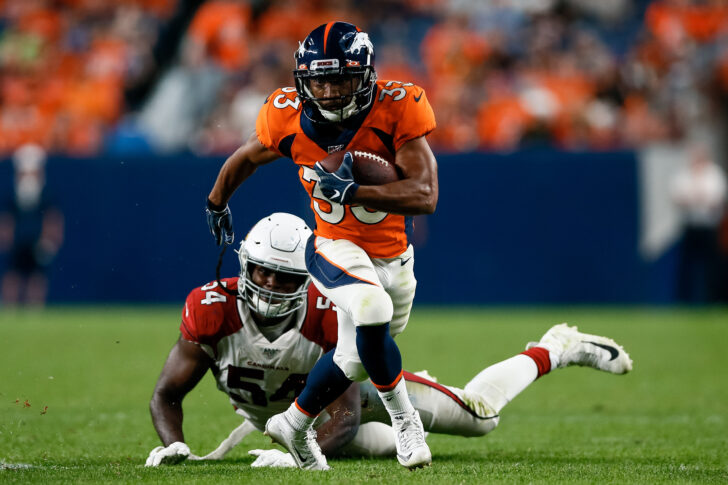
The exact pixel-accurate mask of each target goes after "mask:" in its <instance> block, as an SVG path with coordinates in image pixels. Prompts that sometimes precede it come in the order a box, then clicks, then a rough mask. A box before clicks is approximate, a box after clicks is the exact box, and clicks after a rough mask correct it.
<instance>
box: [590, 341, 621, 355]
mask: <svg viewBox="0 0 728 485" xmlns="http://www.w3.org/2000/svg"><path fill="white" fill-rule="evenodd" d="M585 342H586V343H588V344H592V345H596V346H597V347H601V348H602V349H604V350H606V351H607V352H609V355H611V356H612V358H611V359H609V360H614V359H616V358H617V356H618V355H619V350H617V349H615V348H614V347H612V346H611V345H604V344H598V343H596V342H587V341H585Z"/></svg>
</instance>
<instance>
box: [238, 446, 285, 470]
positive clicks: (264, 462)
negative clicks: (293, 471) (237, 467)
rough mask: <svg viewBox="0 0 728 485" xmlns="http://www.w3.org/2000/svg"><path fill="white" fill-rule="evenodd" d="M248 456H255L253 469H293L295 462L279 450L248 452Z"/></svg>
mask: <svg viewBox="0 0 728 485" xmlns="http://www.w3.org/2000/svg"><path fill="white" fill-rule="evenodd" d="M248 454H249V455H253V456H257V457H258V458H256V460H255V461H254V462H253V464H252V465H250V466H252V467H253V468H258V467H271V468H295V467H296V462H295V461H294V460H293V457H292V456H291V454H290V453H284V452H282V451H280V450H250V451H249V452H248Z"/></svg>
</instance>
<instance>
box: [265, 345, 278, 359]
mask: <svg viewBox="0 0 728 485" xmlns="http://www.w3.org/2000/svg"><path fill="white" fill-rule="evenodd" d="M277 352H278V349H272V348H270V347H266V348H264V349H263V354H265V356H266V357H268V358H271V357H273V356H274V355H276V353H277Z"/></svg>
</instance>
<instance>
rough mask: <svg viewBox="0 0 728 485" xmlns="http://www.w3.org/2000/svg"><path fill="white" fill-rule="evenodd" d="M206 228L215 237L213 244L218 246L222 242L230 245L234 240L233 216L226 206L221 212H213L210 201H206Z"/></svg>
mask: <svg viewBox="0 0 728 485" xmlns="http://www.w3.org/2000/svg"><path fill="white" fill-rule="evenodd" d="M205 212H206V213H207V226H208V227H209V228H210V232H211V233H212V235H213V236H214V237H215V243H216V244H217V245H218V246H220V245H221V244H222V242H223V241H225V244H232V243H233V240H234V239H235V233H234V232H233V215H232V214H231V213H230V207H228V206H227V205H226V206H225V208H224V209H222V210H215V208H214V207H212V203H211V202H210V200H209V199H208V200H207V207H206V208H205Z"/></svg>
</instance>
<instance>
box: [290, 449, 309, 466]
mask: <svg viewBox="0 0 728 485" xmlns="http://www.w3.org/2000/svg"><path fill="white" fill-rule="evenodd" d="M291 448H292V450H291V451H293V453H295V454H296V456H297V457H298V461H299V463H301V464H302V465H303V464H304V463H306V460H304V459H303V457H302V456H301V454H300V453H299V452H298V450H297V449H296V448H294V447H293V446H291Z"/></svg>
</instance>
